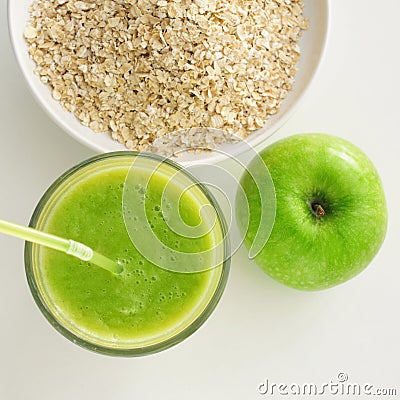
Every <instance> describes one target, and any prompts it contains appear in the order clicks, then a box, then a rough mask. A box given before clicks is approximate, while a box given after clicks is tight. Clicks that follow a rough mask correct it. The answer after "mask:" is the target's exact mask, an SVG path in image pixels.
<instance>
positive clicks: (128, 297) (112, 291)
mask: <svg viewBox="0 0 400 400" xmlns="http://www.w3.org/2000/svg"><path fill="white" fill-rule="evenodd" d="M132 157H133V156H132V155H130V156H122V155H119V156H118V157H108V158H104V159H101V158H100V160H97V161H96V162H94V163H90V164H88V165H86V166H84V167H83V168H81V169H79V170H77V171H76V172H74V173H73V174H71V175H70V176H69V177H68V178H67V179H64V182H63V183H61V184H60V185H59V187H58V188H57V189H56V190H55V191H54V193H52V195H51V196H50V198H49V199H47V201H46V204H45V206H44V207H43V209H42V210H41V212H40V215H39V217H38V219H37V223H36V226H37V227H38V228H39V229H41V230H44V231H47V232H49V233H52V234H55V235H58V236H61V237H65V238H69V239H73V240H76V241H79V242H82V243H85V244H86V245H88V246H90V247H91V248H93V249H94V250H96V251H98V252H99V253H101V254H104V255H105V256H107V257H109V258H111V259H114V260H115V261H118V262H120V263H122V264H123V267H124V271H123V272H122V273H121V274H120V275H114V274H112V273H110V272H108V271H106V270H103V269H101V268H98V267H97V266H94V265H91V264H90V263H88V262H84V261H80V260H79V259H76V258H74V257H72V256H69V255H66V254H63V253H61V252H57V251H55V250H51V249H47V248H44V247H39V246H35V245H33V246H32V264H33V276H34V280H35V285H36V287H37V288H36V290H37V291H38V294H39V297H40V301H41V302H42V303H43V304H44V305H45V308H46V309H47V311H48V313H49V314H50V315H51V316H52V318H54V319H55V320H56V321H57V325H58V324H59V325H60V326H62V327H63V328H62V329H65V330H66V331H68V332H70V333H72V335H73V336H74V337H77V338H79V339H81V340H83V341H84V342H88V343H90V344H91V346H89V347H92V348H93V347H95V349H96V347H99V348H103V349H117V350H122V351H124V350H130V349H144V348H148V347H152V346H155V348H156V347H157V346H158V345H160V343H165V342H168V341H172V342H173V341H174V338H176V337H177V335H178V336H179V335H180V334H181V333H182V332H183V331H185V329H187V328H188V327H189V326H191V325H193V324H194V325H196V324H198V322H199V321H198V320H199V317H200V316H201V315H202V314H207V313H209V312H210V307H211V306H210V304H212V303H215V298H216V297H219V296H220V293H218V292H220V291H221V282H222V280H223V279H222V276H223V275H225V274H226V271H224V269H225V268H226V266H224V265H223V263H221V264H220V265H218V266H217V267H215V268H212V269H210V270H208V271H205V272H198V273H178V272H171V271H168V270H165V269H163V268H160V267H159V266H156V265H154V264H153V263H151V262H149V261H148V259H147V258H146V257H144V256H143V255H142V254H140V252H139V251H138V250H137V249H136V248H135V246H134V245H133V244H132V241H131V239H130V237H129V236H128V233H127V229H126V225H125V223H124V218H123V207H122V196H123V188H124V182H125V179H126V176H127V174H128V171H129V168H130V166H131V162H132ZM167 172H168V171H167ZM167 172H165V171H164V172H163V173H161V172H160V173H155V174H152V176H151V178H150V179H148V184H147V187H145V188H144V187H141V190H142V191H143V193H144V199H145V212H146V217H147V219H148V221H149V222H150V223H151V228H152V231H153V232H154V234H155V235H156V237H157V238H158V239H159V240H160V241H161V242H162V243H163V244H165V247H166V248H174V249H176V250H178V251H181V252H185V253H191V252H192V253H199V252H204V251H207V250H209V249H212V248H214V247H215V245H216V243H217V242H220V241H221V240H222V238H223V227H222V226H221V225H220V224H214V225H213V226H212V229H208V231H205V233H204V234H203V235H201V236H199V237H195V238H190V237H189V238H187V237H184V236H182V235H180V234H179V233H177V232H174V231H173V230H172V229H170V228H169V225H168V224H167V220H168V215H165V214H163V213H162V212H161V211H160V210H161V209H162V201H165V200H166V201H167V203H168V204H176V203H177V202H179V204H178V208H179V212H180V215H181V217H182V219H183V220H184V222H185V223H186V224H187V225H188V226H197V225H199V223H200V209H201V208H202V206H204V204H207V203H210V201H209V198H208V197H207V196H206V195H205V194H204V193H203V191H202V190H200V189H199V188H197V187H193V188H191V189H190V190H187V191H185V192H184V194H183V195H181V196H179V193H180V192H181V188H179V187H178V186H179V185H177V188H176V193H175V194H174V190H169V191H168V196H169V198H167V199H165V196H166V192H165V191H164V189H165V187H166V185H167V184H170V185H171V183H170V177H169V176H168V173H167ZM134 173H135V176H136V177H137V178H138V182H140V181H142V180H143V178H144V177H146V178H147V176H146V174H147V172H146V170H145V169H141V168H137V170H135V171H134ZM130 183H132V182H130ZM138 187H139V186H138ZM163 196H164V198H163ZM162 198H163V199H162ZM137 206H138V207H139V206H141V205H140V204H138V205H137ZM130 207H131V210H130V212H133V214H134V213H135V205H134V204H133V205H130ZM137 235H140V226H139V227H138V229H137ZM204 254H208V253H204ZM205 261H206V260H205ZM222 286H223V285H222ZM31 287H32V285H31ZM214 306H215V304H213V306H212V307H211V308H213V307H214ZM45 314H46V313H45ZM47 317H48V318H49V316H48V315H47ZM53 325H54V323H53ZM56 327H58V326H56ZM58 328H59V327H58ZM192 330H195V328H194V329H192ZM81 344H82V343H81Z"/></svg>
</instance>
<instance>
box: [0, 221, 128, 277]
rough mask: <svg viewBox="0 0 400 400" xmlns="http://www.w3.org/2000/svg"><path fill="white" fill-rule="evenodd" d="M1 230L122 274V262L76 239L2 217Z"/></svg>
mask: <svg viewBox="0 0 400 400" xmlns="http://www.w3.org/2000/svg"><path fill="white" fill-rule="evenodd" d="M0 232H2V233H5V234H6V235H10V236H14V237H17V238H20V239H24V240H26V241H28V242H32V243H36V244H40V245H42V246H46V247H49V248H51V249H54V250H59V251H62V252H63V253H66V254H70V255H71V256H74V257H77V258H79V259H80V260H83V261H89V262H91V263H92V264H95V265H97V266H98V267H101V268H103V269H106V270H107V271H110V272H112V273H114V274H120V273H121V272H122V271H123V267H122V265H121V264H118V263H117V262H115V261H113V260H110V259H109V258H107V257H105V256H103V255H102V254H99V253H97V252H96V251H94V250H92V249H91V248H90V247H88V246H86V245H84V244H83V243H80V242H76V241H75V240H69V239H63V238H60V237H58V236H54V235H51V234H49V233H45V232H41V231H38V230H36V229H33V228H29V227H27V226H23V225H18V224H14V223H12V222H9V221H5V220H4V219H1V218H0Z"/></svg>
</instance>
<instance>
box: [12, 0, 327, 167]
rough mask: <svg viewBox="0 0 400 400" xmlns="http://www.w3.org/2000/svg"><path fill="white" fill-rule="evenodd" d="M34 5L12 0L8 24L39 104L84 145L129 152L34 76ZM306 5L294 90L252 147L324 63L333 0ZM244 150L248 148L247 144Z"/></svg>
mask: <svg viewBox="0 0 400 400" xmlns="http://www.w3.org/2000/svg"><path fill="white" fill-rule="evenodd" d="M30 3H31V0H8V21H9V30H10V36H11V41H12V45H13V48H14V52H15V55H16V58H17V60H18V64H19V66H20V68H21V70H22V72H23V75H24V76H25V79H26V81H27V82H28V85H29V87H30V88H31V90H32V92H33V94H34V95H35V97H36V99H37V100H38V102H39V104H40V105H41V106H42V107H43V108H44V109H45V110H46V112H47V113H48V114H49V115H50V116H51V117H52V118H53V119H54V121H55V122H56V123H57V124H58V125H59V126H60V127H61V128H63V129H64V130H65V131H66V132H68V133H69V134H70V135H71V136H72V137H74V138H75V139H77V140H78V141H79V142H81V143H83V144H84V145H86V146H88V147H90V148H92V149H94V150H96V151H98V152H109V151H117V150H125V147H124V146H123V145H122V144H120V143H118V142H116V141H114V140H112V139H111V137H110V136H109V135H108V134H99V133H94V132H93V131H92V130H90V129H89V128H87V127H85V126H83V125H81V124H80V122H79V121H78V120H77V119H76V118H75V117H74V116H73V115H72V114H71V113H68V112H66V111H64V110H63V109H62V107H61V105H60V104H59V103H58V102H57V101H55V100H54V99H53V98H52V96H51V93H50V90H49V89H48V87H47V86H45V85H44V84H42V83H41V82H40V80H39V78H38V76H36V75H35V74H34V73H33V70H34V62H33V61H32V60H31V59H30V57H29V54H28V51H27V45H26V43H25V40H24V37H23V33H24V29H25V26H26V22H27V20H28V8H29V5H30ZM304 3H305V10H304V13H305V16H306V17H307V18H308V19H309V26H310V27H309V29H308V30H307V31H306V32H304V33H303V36H302V38H301V41H300V48H301V59H300V62H299V65H298V68H299V70H298V73H297V75H296V79H295V84H294V87H293V90H292V91H291V92H290V93H289V95H288V97H287V98H286V99H285V100H284V102H283V103H282V105H281V107H280V111H279V112H278V113H277V114H276V115H274V116H273V117H271V118H270V119H268V121H267V122H266V124H265V126H264V127H263V128H261V129H259V130H257V131H255V132H254V133H252V134H251V135H249V136H248V138H247V139H246V141H247V143H248V145H250V146H252V147H254V146H256V145H258V144H260V143H261V142H262V141H264V140H265V139H266V138H268V137H269V136H270V135H271V134H272V133H274V132H275V131H276V130H277V129H278V128H280V127H281V126H282V125H283V124H284V123H285V122H286V121H287V120H288V118H289V117H290V116H291V115H292V114H293V112H294V110H295V108H296V106H297V105H298V104H299V102H300V100H301V98H302V97H303V95H304V94H305V92H306V91H307V88H308V87H309V85H310V83H311V81H312V79H313V77H314V75H315V73H316V71H317V69H318V66H319V64H320V61H321V58H322V54H323V52H324V48H325V44H326V40H327V35H328V22H329V0H304ZM242 147H243V146H242V145H241V144H240V143H237V144H231V145H224V146H222V151H224V152H228V153H229V154H238V153H240V152H241V149H242ZM243 148H247V145H245V146H244V147H243ZM219 159H221V154H220V153H216V152H201V153H196V154H192V153H185V154H184V155H182V156H180V157H179V159H178V161H179V162H181V163H182V162H183V163H185V164H186V163H188V164H192V163H203V162H205V163H213V162H216V161H218V160H219Z"/></svg>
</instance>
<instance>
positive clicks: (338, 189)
mask: <svg viewBox="0 0 400 400" xmlns="http://www.w3.org/2000/svg"><path fill="white" fill-rule="evenodd" d="M260 156H261V158H262V160H263V162H264V163H265V165H266V166H267V168H268V170H269V172H270V174H271V177H272V180H273V183H274V185H275V193H276V217H275V223H274V225H273V228H272V232H271V235H270V237H269V239H268V241H266V243H265V245H264V246H263V247H261V251H259V253H258V254H257V255H256V256H255V261H256V262H257V263H258V264H259V265H260V266H261V268H262V269H263V270H264V271H265V272H266V273H267V274H269V275H270V276H271V277H272V278H274V279H276V280H277V281H279V282H281V283H283V284H286V285H288V286H291V287H293V288H297V289H302V290H320V289H325V288H328V287H331V286H335V285H337V284H340V283H342V282H345V281H347V280H348V279H350V278H352V277H353V276H355V275H356V274H358V273H359V272H361V271H362V270H363V269H364V268H365V267H366V266H367V265H368V264H369V263H370V261H371V260H372V259H373V257H374V256H375V254H376V253H377V252H378V250H379V248H380V247H381V245H382V242H383V240H384V237H385V234H386V228H387V210H386V201H385V196H384V193H383V189H382V184H381V181H380V179H379V176H378V173H377V171H376V169H375V167H374V165H373V164H372V162H371V161H370V160H369V158H368V157H367V156H366V155H365V154H364V153H363V152H362V151H361V150H360V149H359V148H357V147H356V146H354V145H353V144H351V143H349V142H348V141H346V140H344V139H341V138H339V137H335V136H331V135H326V134H302V135H294V136H291V137H288V138H286V139H283V140H280V141H278V142H276V143H274V144H272V145H271V146H269V147H267V148H266V149H264V150H263V151H262V152H261V153H260ZM251 164H252V163H250V166H249V168H250V170H251ZM241 186H242V189H243V191H244V193H245V196H238V197H237V204H236V206H237V207H236V213H237V221H238V225H239V228H240V230H241V234H242V235H243V236H244V242H245V244H246V246H247V248H250V247H251V245H252V243H253V241H254V238H255V237H256V234H257V231H258V229H263V226H259V225H260V220H261V211H262V209H263V208H262V207H261V201H260V194H259V192H258V186H257V185H256V183H255V181H254V179H253V178H252V177H251V175H250V174H249V173H248V172H245V173H244V174H243V176H242V178H241ZM244 201H246V202H247V204H244V203H243V202H244ZM247 206H248V210H249V215H248V216H245V215H244V214H245V213H244V211H243V210H246V209H247ZM267 212H272V211H271V210H270V211H268V210H267ZM247 217H248V218H247ZM246 218H247V220H246ZM247 222H248V224H247Z"/></svg>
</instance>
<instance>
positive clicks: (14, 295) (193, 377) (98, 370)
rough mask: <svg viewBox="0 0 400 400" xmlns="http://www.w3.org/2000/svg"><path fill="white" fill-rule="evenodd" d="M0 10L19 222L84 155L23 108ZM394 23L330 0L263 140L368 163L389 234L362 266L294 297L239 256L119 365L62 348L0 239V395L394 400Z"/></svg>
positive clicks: (385, 12) (364, 3)
mask: <svg viewBox="0 0 400 400" xmlns="http://www.w3.org/2000/svg"><path fill="white" fill-rule="evenodd" d="M0 1H1V3H0V55H1V58H0V83H1V90H0V121H1V125H0V135H1V141H0V187H1V195H0V216H1V217H3V218H7V219H10V220H13V221H16V222H19V223H22V224H26V223H27V222H28V221H29V218H30V215H31V213H32V211H33V209H34V207H35V205H36V203H37V201H38V200H39V198H40V196H41V195H42V193H43V192H44V191H45V189H46V188H47V187H48V186H49V184H50V183H51V182H52V181H53V180H54V179H55V178H56V177H58V175H60V174H61V173H62V172H63V171H64V170H66V169H67V168H69V167H71V166H72V165H74V164H76V163H77V162H79V161H81V160H82V159H84V158H87V157H89V156H91V155H93V152H92V151H90V150H88V149H86V148H84V147H82V145H80V144H78V143H76V142H75V141H74V140H73V139H71V138H70V137H69V136H67V135H66V134H65V133H63V132H62V131H61V130H60V129H59V128H58V127H57V126H55V125H54V123H53V122H51V121H50V120H49V118H48V117H47V116H46V115H45V114H44V112H43V111H42V110H41V109H40V108H39V107H38V106H37V105H36V103H35V101H34V100H33V98H32V96H31V94H30V92H29V91H28V89H27V88H26V85H25V82H24V81H23V80H22V76H21V74H20V72H19V71H18V68H17V65H16V62H15V60H14V57H13V54H12V52H11V48H10V43H9V38H8V32H7V23H6V1H5V0H0ZM399 14H400V2H399V1H397V0H381V1H379V2H376V1H372V0H351V1H348V0H333V1H332V7H331V30H330V37H329V42H328V48H327V51H326V54H325V58H324V60H323V63H322V66H321V69H320V71H319V73H318V75H317V77H316V79H315V81H314V83H313V85H312V88H311V90H310V91H309V93H308V94H307V96H306V98H305V100H304V102H303V103H302V105H301V106H300V108H299V109H298V111H297V113H296V114H295V116H294V117H293V118H292V119H291V120H290V121H289V123H287V124H286V125H285V127H284V128H283V129H281V130H280V131H279V132H278V133H277V134H275V135H274V136H273V137H272V138H271V139H270V140H269V142H272V141H275V140H277V139H279V138H282V137H284V136H287V135H289V134H293V133H300V132H327V133H332V134H336V135H339V136H342V137H344V138H346V139H348V140H350V141H352V142H353V143H355V144H356V145H358V146H359V147H361V148H362V149H363V150H364V151H365V152H366V153H367V154H368V155H369V156H370V158H371V159H372V160H373V162H374V163H375V165H376V167H377V169H378V171H379V172H380V175H381V178H382V180H383V184H384V187H385V191H386V195H387V203H388V209H389V229H388V233H387V238H386V241H385V243H384V245H383V247H382V249H381V251H380V253H379V254H378V256H377V257H376V258H375V260H374V261H373V262H372V263H371V265H370V266H369V268H368V269H367V270H365V271H364V272H363V273H362V274H361V275H359V276H358V277H356V278H354V279H353V280H351V281H350V282H348V283H346V284H343V285H341V286H339V287H336V288H333V289H330V290H327V291H323V292H316V293H303V292H298V291H295V290H292V289H289V288H286V287H284V286H282V285H280V284H278V283H275V282H274V281H272V280H271V279H270V278H268V277H267V276H266V275H265V274H264V273H263V272H262V271H261V270H259V269H258V267H256V265H255V264H253V262H250V261H248V260H247V259H246V254H245V252H244V251H243V250H241V251H239V252H238V253H237V254H236V255H235V256H234V257H233V260H232V269H231V275H230V279H229V282H228V286H227V288H226V291H225V294H224V296H223V298H222V300H221V302H220V304H219V306H218V307H217V309H216V310H215V312H214V314H213V315H212V316H211V318H210V319H209V320H208V321H207V322H206V324H205V325H204V326H203V327H202V328H201V329H200V330H199V331H198V332H196V333H195V334H194V335H193V336H191V337H190V338H189V339H188V340H186V341H184V342H183V343H181V344H180V345H178V346H176V347H173V348H172V349H170V350H168V351H165V352H162V353H159V354H157V355H153V356H149V357H145V358H139V359H120V358H110V357H105V356H100V355H96V354H92V353H90V352H88V351H86V350H83V349H81V348H79V347H77V346H75V345H73V344H72V343H70V342H68V341H67V340H66V339H64V338H63V337H62V336H61V335H60V334H58V333H57V332H56V331H55V330H54V329H53V328H52V327H51V326H50V325H49V324H48V323H47V321H45V319H44V317H42V315H41V314H40V312H39V310H38V308H37V307H36V305H35V304H34V301H33V299H32V297H31V294H30V292H29V289H28V285H27V283H26V279H25V274H24V265H23V243H22V242H21V241H18V240H16V239H13V238H9V237H6V236H4V235H1V236H0V254H1V266H2V270H3V272H2V275H1V276H2V278H1V283H0V343H1V344H2V349H1V357H0V399H2V400H3V399H4V400H20V399H21V400H22V399H24V400H25V399H29V400H36V399H38V400H39V399H40V400H47V399H57V400H64V399H68V400H69V399H97V400H103V399H107V400H108V399H113V400H120V399H121V400H122V399H123V400H125V399H126V400H128V399H129V400H130V399H132V400H133V399H140V400H146V399H171V400H172V399H174V400H180V399H188V400H189V399H193V400H195V399H196V400H197V399H199V400H200V399H206V398H207V399H235V400H236V399H240V400H243V399H246V400H253V399H262V398H268V396H261V395H260V394H259V393H258V390H257V388H258V385H259V384H260V383H261V382H263V381H264V380H265V379H266V378H268V379H269V381H270V382H276V383H280V382H282V383H286V384H291V383H298V384H302V383H305V382H314V383H316V384H319V385H322V384H323V383H325V382H326V383H329V381H330V380H334V381H335V380H336V377H337V374H338V373H339V372H345V373H347V374H348V376H349V381H350V382H354V383H360V384H363V383H367V382H368V383H371V384H372V385H374V387H375V388H379V387H381V388H385V387H386V388H393V387H397V389H398V393H399V394H400V379H399V371H400V367H399V359H400V340H399V337H400V322H399V321H400V320H399V311H398V310H399V305H400V290H399V282H400V269H399V266H400V263H399V260H398V258H399V257H398V254H399V252H398V248H399V244H400V243H399V239H400V205H399V204H400V184H399V171H400V168H399V167H400V161H399V153H400V139H399V137H400V132H399V126H400V120H399V115H400V113H399V109H398V107H399V98H398V94H399V92H400V78H399V76H400V74H399V71H400V56H399V53H398V39H399V33H398V21H399ZM286 397H287V396H286ZM335 397H342V396H335ZM374 397H376V396H374ZM297 398H300V397H297ZM302 398H305V397H302ZM319 398H322V396H319ZM332 398H333V397H332ZM347 398H357V397H355V396H351V397H347ZM358 398H371V397H368V396H360V397H358ZM381 398H382V397H381ZM383 398H385V397H383ZM388 398H389V397H388ZM392 398H393V397H392Z"/></svg>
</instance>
